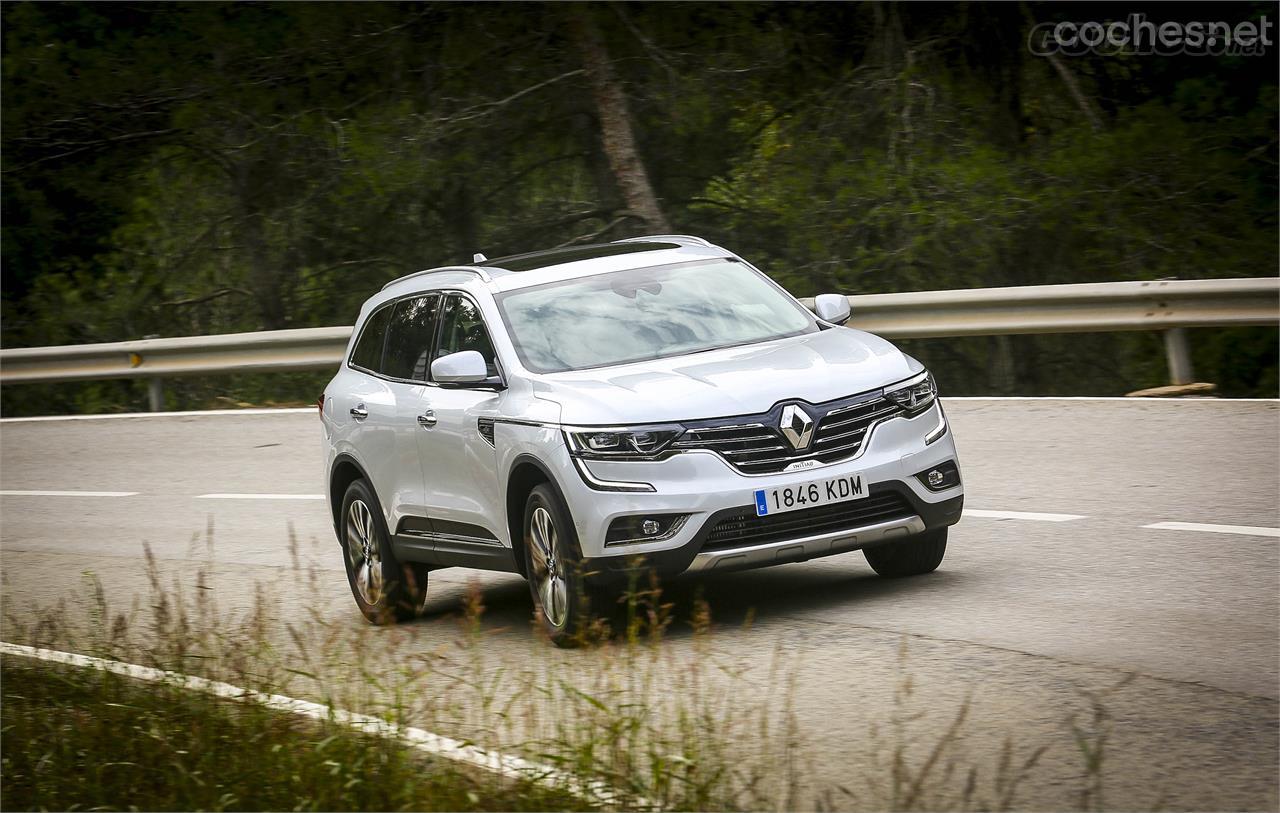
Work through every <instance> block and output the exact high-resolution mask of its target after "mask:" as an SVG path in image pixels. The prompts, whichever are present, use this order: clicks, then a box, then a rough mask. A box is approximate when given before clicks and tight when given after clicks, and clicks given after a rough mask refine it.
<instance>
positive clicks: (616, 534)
mask: <svg viewBox="0 0 1280 813" xmlns="http://www.w3.org/2000/svg"><path fill="white" fill-rule="evenodd" d="M688 518H689V515H688V514H653V515H650V516H647V517H646V516H639V517H618V518H617V519H615V520H614V521H613V522H611V523H609V530H608V531H607V532H606V533H605V536H604V544H605V547H611V546H613V545H630V544H635V543H637V542H659V541H661V540H663V539H670V538H671V537H673V536H675V535H676V533H678V532H679V531H680V528H681V527H683V525H684V521H685V520H686V519H688Z"/></svg>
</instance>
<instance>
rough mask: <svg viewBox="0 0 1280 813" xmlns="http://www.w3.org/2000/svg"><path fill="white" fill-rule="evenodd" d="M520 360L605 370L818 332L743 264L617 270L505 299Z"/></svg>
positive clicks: (539, 368)
mask: <svg viewBox="0 0 1280 813" xmlns="http://www.w3.org/2000/svg"><path fill="white" fill-rule="evenodd" d="M498 306H499V308H500V309H501V310H502V317H503V319H505V320H506V323H507V329H508V331H509V332H510V334H511V340H512V342H513V343H514V344H515V347H516V352H517V353H519V354H520V361H521V362H523V363H524V366H525V367H526V368H527V369H529V370H531V371H532V372H537V373H558V372H564V371H566V370H582V369H586V368H589V367H606V366H609V365H613V364H626V363H627V362H632V361H642V360H645V359H657V358H665V357H667V356H678V355H681V354H684V353H696V352H698V351H701V350H712V349H714V348H718V347H731V346H733V345H739V344H749V343H752V342H762V341H766V340H768V339H777V338H781V337H783V336H793V335H796V334H799V333H810V332H813V331H816V330H817V329H818V327H817V324H816V323H815V322H814V320H813V318H812V317H811V316H810V315H809V312H808V311H806V310H805V309H804V308H803V307H801V306H800V305H799V304H798V303H797V302H795V300H793V299H791V298H790V297H788V296H786V295H785V294H783V293H782V292H781V291H779V290H778V289H777V288H776V287H774V285H773V283H771V282H770V281H769V280H768V279H766V278H765V277H763V276H762V275H761V274H759V273H757V272H756V271H754V270H752V269H751V268H748V267H747V266H746V265H743V264H742V263H740V262H735V261H732V260H712V261H709V262H702V261H699V262H696V263H679V264H675V265H668V266H658V267H651V268H635V269H631V270H628V271H615V272H613V273H609V274H599V275H596V276H591V277H583V278H581V279H571V280H565V281H563V282H552V283H548V284H546V285H539V286H536V287H532V288H524V289H520V290H516V291H511V292H510V293H507V294H504V295H502V296H500V297H499V298H498Z"/></svg>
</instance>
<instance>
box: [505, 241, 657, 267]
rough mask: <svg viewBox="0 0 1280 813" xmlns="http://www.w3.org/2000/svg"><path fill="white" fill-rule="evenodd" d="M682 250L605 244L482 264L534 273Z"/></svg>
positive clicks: (647, 245) (518, 256) (639, 245)
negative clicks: (579, 263)
mask: <svg viewBox="0 0 1280 813" xmlns="http://www.w3.org/2000/svg"><path fill="white" fill-rule="evenodd" d="M669 248H680V246H679V245H678V244H676V243H659V242H653V243H603V244H601V245H594V246H571V247H569V248H552V249H548V250H546V251H531V252H529V253H528V254H512V255H511V256H510V257H498V258H496V259H493V260H485V261H484V262H482V263H480V265H481V266H482V267H486V268H505V269H506V270H508V271H532V270H534V269H536V268H546V267H547V266H549V265H560V264H561V263H573V262H577V261H579V260H594V259H596V258H597V257H613V256H616V255H618V254H635V253H637V252H640V251H662V250H663V249H669Z"/></svg>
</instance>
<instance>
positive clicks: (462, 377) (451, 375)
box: [431, 350, 489, 384]
mask: <svg viewBox="0 0 1280 813" xmlns="http://www.w3.org/2000/svg"><path fill="white" fill-rule="evenodd" d="M488 377H489V371H488V369H487V368H486V367H485V363H484V356H482V355H480V354H479V353H477V352H476V351H474V350H462V351H459V352H457V353H450V354H449V355H447V356H441V357H440V358H438V359H436V360H435V361H433V362H431V378H432V379H433V380H435V381H437V382H438V383H441V384H480V383H482V382H484V380H485V379H487V378H488Z"/></svg>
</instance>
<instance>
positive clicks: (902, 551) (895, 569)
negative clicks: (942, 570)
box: [862, 528, 947, 578]
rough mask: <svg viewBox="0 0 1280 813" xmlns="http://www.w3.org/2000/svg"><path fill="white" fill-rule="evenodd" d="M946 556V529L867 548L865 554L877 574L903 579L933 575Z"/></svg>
mask: <svg viewBox="0 0 1280 813" xmlns="http://www.w3.org/2000/svg"><path fill="white" fill-rule="evenodd" d="M946 552H947V529H946V528H939V529H937V530H935V531H926V532H925V533H922V534H919V535H917V536H913V537H911V538H910V539H904V540H902V541H901V542H888V543H886V544H883V545H875V546H874V547H870V548H864V549H863V551H862V554H863V555H864V556H866V557H867V564H869V565H871V569H872V570H874V571H875V572H876V573H878V574H880V575H881V576H886V577H889V578H901V577H903V576H919V575H922V574H924V573H932V572H933V571H935V570H937V569H938V565H940V564H942V557H943V555H944V554H946Z"/></svg>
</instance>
